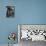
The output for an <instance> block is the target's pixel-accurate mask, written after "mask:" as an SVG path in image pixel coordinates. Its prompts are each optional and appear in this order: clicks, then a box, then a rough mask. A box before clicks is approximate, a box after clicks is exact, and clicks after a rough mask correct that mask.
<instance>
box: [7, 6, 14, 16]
mask: <svg viewBox="0 0 46 46" xmlns="http://www.w3.org/2000/svg"><path fill="white" fill-rule="evenodd" d="M6 8H7V11H6V17H14V15H15V6H6Z"/></svg>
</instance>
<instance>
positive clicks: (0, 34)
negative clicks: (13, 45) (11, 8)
mask: <svg viewBox="0 0 46 46" xmlns="http://www.w3.org/2000/svg"><path fill="white" fill-rule="evenodd" d="M13 1H14V5H15V17H14V18H6V6H7V5H8V2H9V0H0V44H1V43H8V39H7V36H8V34H9V32H11V31H12V32H16V33H17V32H18V31H17V24H46V0H13ZM16 42H17V41H16Z"/></svg>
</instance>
